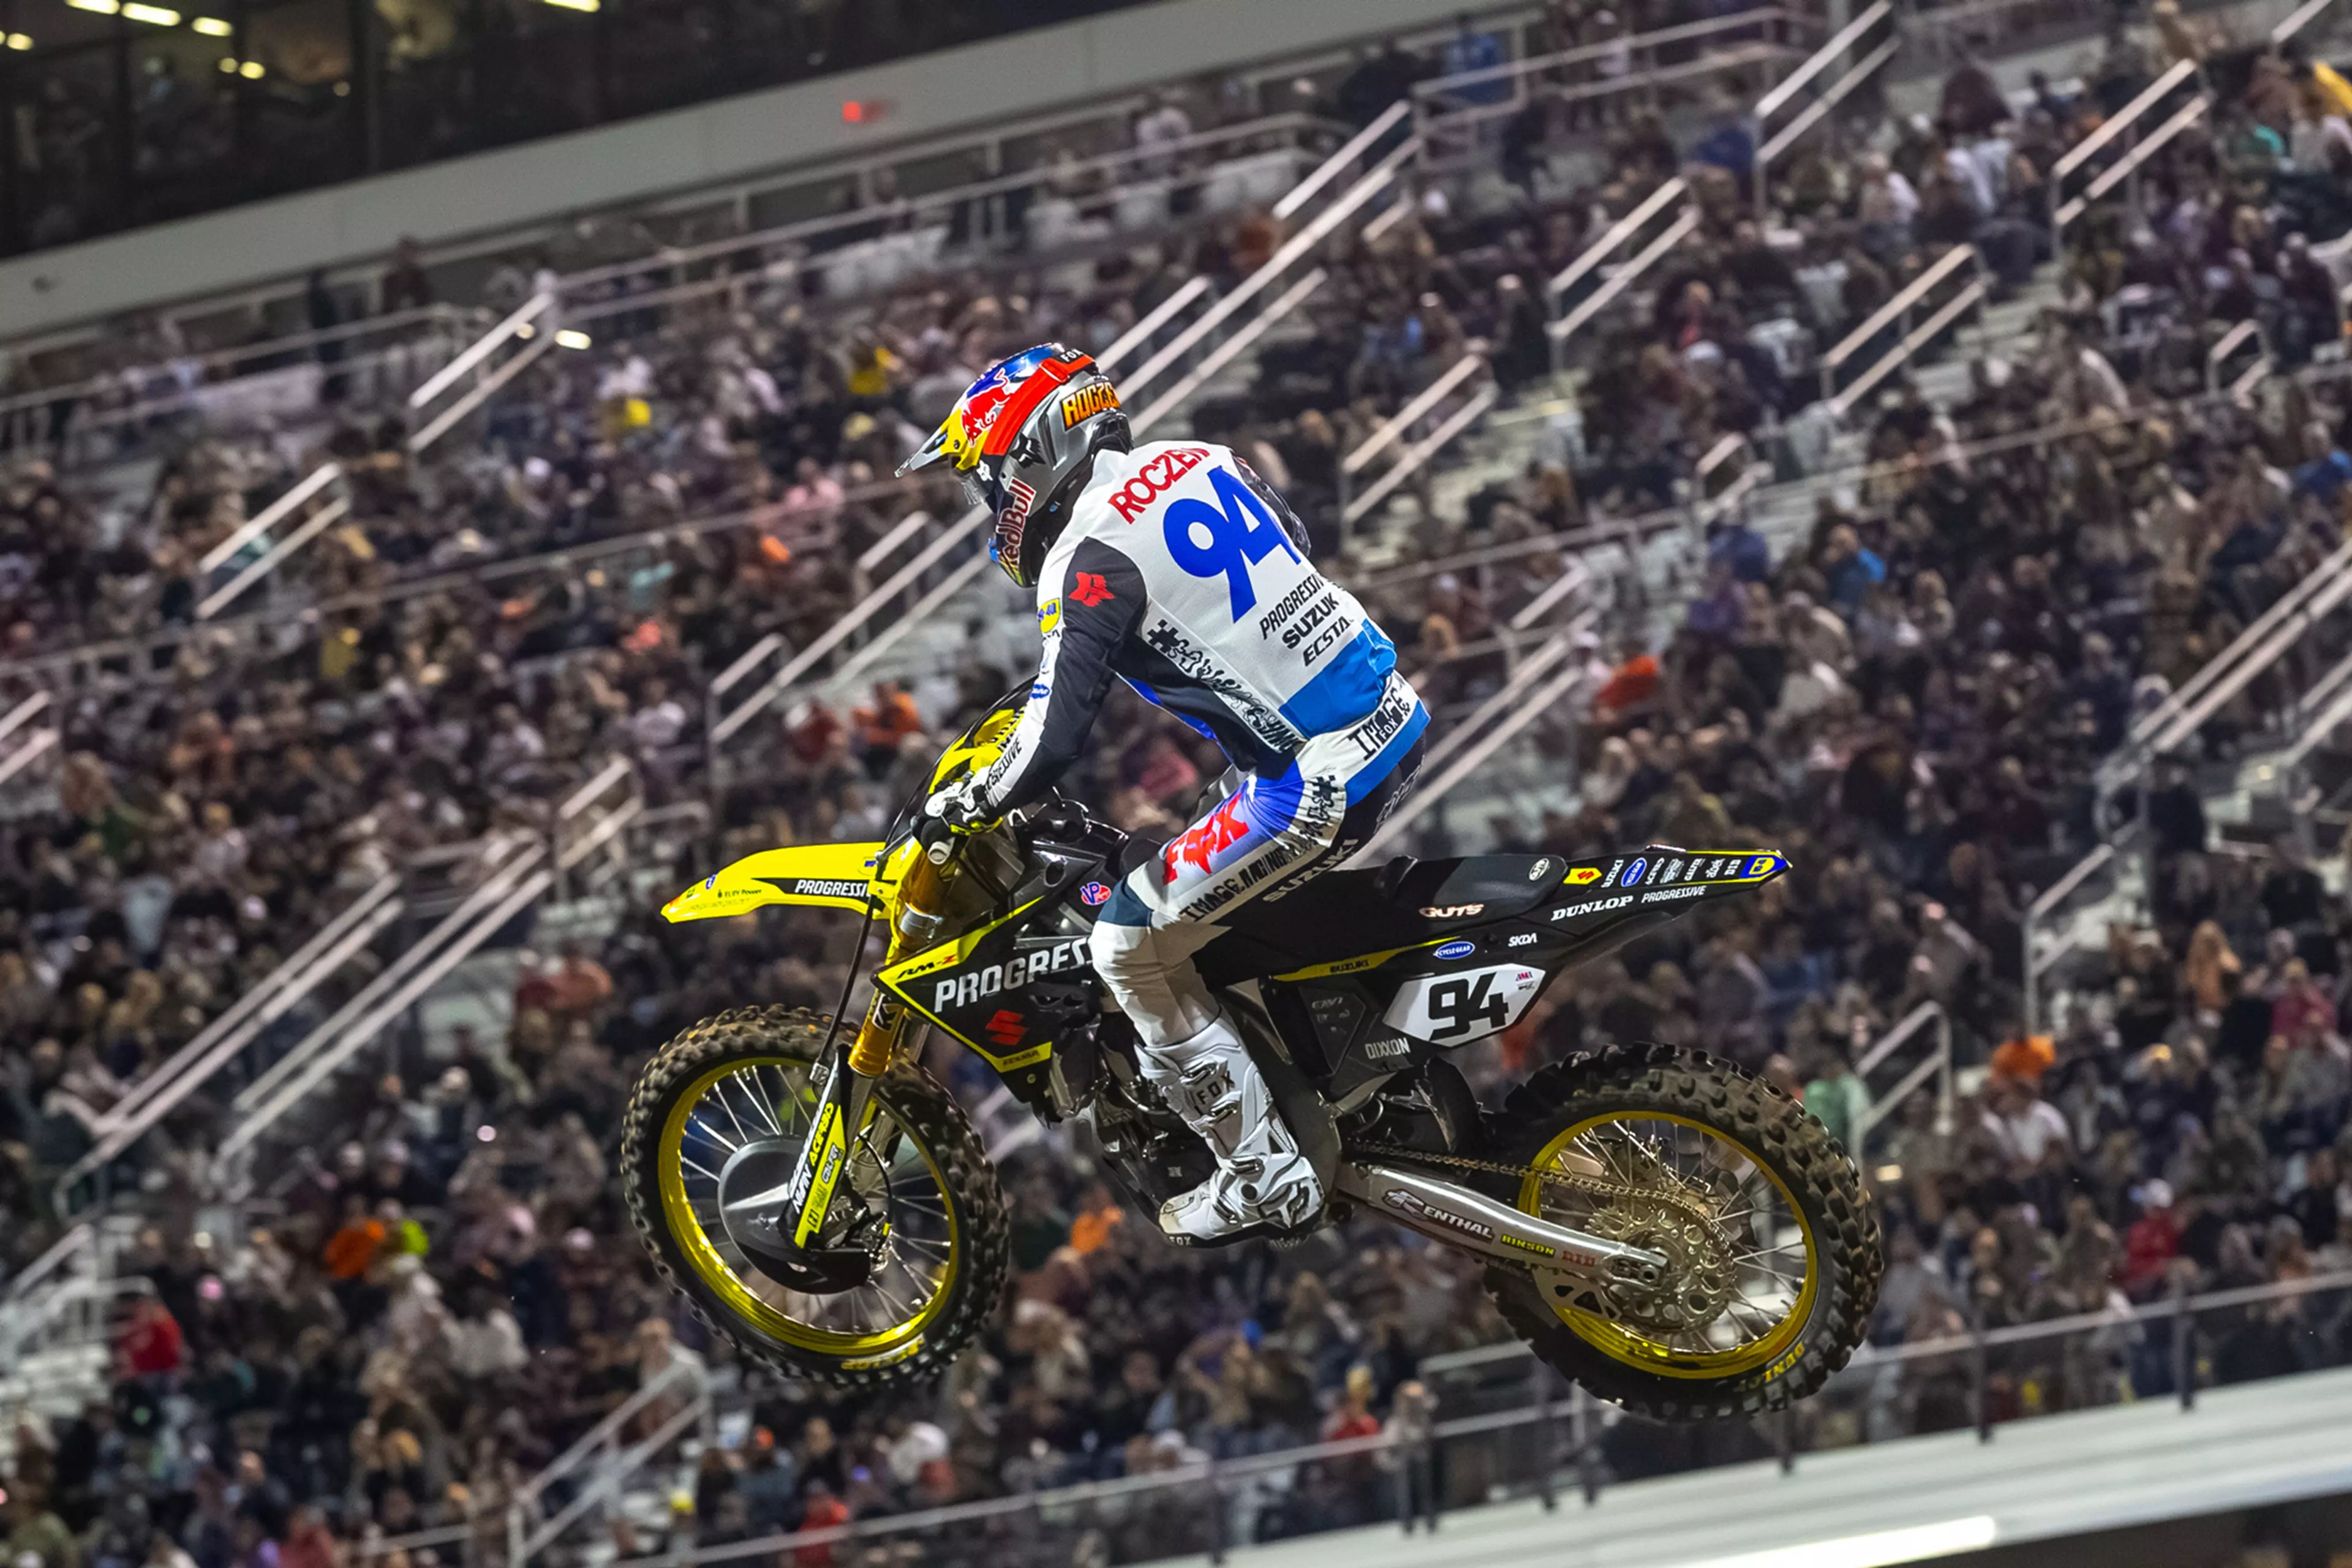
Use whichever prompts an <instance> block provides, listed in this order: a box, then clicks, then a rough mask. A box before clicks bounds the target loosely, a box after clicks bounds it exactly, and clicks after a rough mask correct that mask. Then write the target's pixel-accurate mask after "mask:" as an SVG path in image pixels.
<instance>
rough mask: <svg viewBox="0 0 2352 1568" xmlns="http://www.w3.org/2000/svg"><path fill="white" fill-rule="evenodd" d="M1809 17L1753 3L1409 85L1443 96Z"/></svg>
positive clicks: (1418, 93) (1416, 92) (1415, 91)
mask: <svg viewBox="0 0 2352 1568" xmlns="http://www.w3.org/2000/svg"><path fill="white" fill-rule="evenodd" d="M1812 20H1813V18H1812V17H1811V16H1806V15H1804V14H1803V13H1801V12H1798V11H1793V10H1790V8H1789V7H1787V6H1785V5H1755V6H1750V7H1749V8H1748V9H1747V10H1745V11H1735V12H1732V13H1731V14H1730V15H1728V16H1711V17H1709V18H1707V19H1706V21H1703V22H1678V23H1676V24H1675V25H1674V26H1668V27H1654V28H1652V29H1651V30H1650V31H1648V32H1646V33H1628V34H1626V35H1624V36H1623V37H1617V38H1612V39H1610V40H1609V41H1608V42H1607V43H1602V44H1579V45H1577V46H1576V47H1574V48H1568V49H1556V50H1554V51H1553V52H1552V53H1550V54H1548V55H1529V56H1528V57H1527V58H1524V59H1517V60H1505V61H1503V62H1502V63H1501V64H1500V65H1492V66H1480V67H1479V68H1477V69H1475V70H1466V71H1456V72H1454V74H1453V75H1452V76H1440V77H1432V78H1430V79H1427V80H1425V81H1417V82H1415V83H1413V85H1412V96H1413V97H1415V98H1444V97H1450V96H1452V95H1453V94H1454V93H1456V92H1459V91H1460V90H1461V89H1464V88H1465V87H1478V86H1481V85H1483V84H1485V83H1487V82H1492V81H1507V80H1511V79H1515V78H1518V77H1524V76H1535V75H1538V74H1539V73H1542V72H1545V71H1552V70H1557V69H1559V68H1560V67H1561V66H1572V65H1582V64H1583V63H1584V62H1585V61H1587V60H1598V59H1605V58H1608V57H1610V56H1611V55H1614V54H1617V53H1619V52H1620V51H1622V50H1627V49H1640V48H1645V47H1654V46H1656V45H1659V44H1680V43H1687V42H1689V41H1690V40H1691V39H1693V38H1705V37H1713V36H1714V35H1716V34H1717V33H1727V32H1733V31H1737V30H1744V29H1746V28H1748V27H1753V26H1757V25H1758V24H1759V23H1763V22H1771V21H1788V22H1797V23H1802V24H1810V23H1811V22H1812Z"/></svg>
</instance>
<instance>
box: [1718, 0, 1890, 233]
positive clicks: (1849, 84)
mask: <svg viewBox="0 0 2352 1568" xmlns="http://www.w3.org/2000/svg"><path fill="white" fill-rule="evenodd" d="M1894 14H1895V7H1894V4H1893V0H1876V4H1874V5H1871V6H1870V7H1869V8H1868V9H1867V10H1865V11H1864V12H1863V14H1862V15H1861V16H1856V17H1855V18H1854V19H1853V21H1851V22H1848V23H1847V24H1846V25H1845V26H1843V27H1841V28H1839V29H1838V31H1837V32H1836V34H1835V35H1834V36H1833V37H1831V38H1830V39H1829V41H1828V42H1826V43H1824V44H1823V45H1822V47H1820V48H1818V49H1816V50H1814V51H1813V52H1812V54H1811V56H1810V57H1808V58H1806V59H1805V61H1804V62H1803V63H1802V64H1801V65H1799V66H1798V67H1797V68H1796V69H1795V70H1793V71H1790V73H1789V74H1788V75H1787V76H1786V77H1784V78H1782V79H1781V80H1780V82H1779V83H1778V84H1777V85H1776V86H1774V87H1773V88H1772V89H1770V90H1769V91H1768V92H1767V93H1765V95H1764V96H1763V97H1762V98H1759V99H1758V100H1756V108H1755V110H1754V113H1753V118H1754V121H1755V126H1756V140H1757V142H1758V146H1757V149H1756V159H1755V184H1754V192H1755V196H1756V205H1757V207H1758V208H1759V210H1762V209H1764V208H1766V207H1767V206H1768V205H1769V204H1768V202H1767V200H1766V196H1767V192H1768V191H1769V174H1770V170H1771V166H1772V160H1773V159H1775V158H1777V157H1779V156H1780V154H1781V153H1785V152H1787V151H1788V150H1789V149H1790V147H1793V146H1795V145H1796V143H1797V142H1798V140H1799V139H1800V138H1801V137H1802V136H1804V135H1805V133H1806V132H1810V131H1811V130H1812V128H1813V127H1814V126H1816V125H1818V124H1820V123H1821V122H1822V120H1824V119H1826V118H1827V117H1828V115H1829V113H1830V111H1831V110H1833V109H1835V108H1836V107H1837V106H1838V105H1839V104H1841V103H1843V102H1844V101H1845V99H1846V97H1847V95H1848V94H1850V93H1852V92H1853V90H1854V89H1856V88H1858V87H1860V86H1861V85H1862V84H1863V83H1864V81H1866V80H1868V79H1870V77H1871V76H1872V75H1873V74H1874V73H1875V72H1876V71H1878V69H1879V68H1881V67H1883V66H1885V64H1886V62H1887V61H1889V60H1891V59H1893V58H1895V53H1896V51H1897V49H1898V48H1899V47H1901V46H1900V44H1899V42H1898V41H1896V40H1894V39H1890V40H1888V41H1887V42H1886V43H1885V44H1882V45H1880V46H1879V47H1877V48H1875V49H1874V50H1872V51H1871V52H1870V53H1869V54H1868V55H1866V56H1864V58H1862V59H1861V60H1860V61H1858V62H1856V63H1855V65H1854V66H1853V68H1850V69H1849V70H1847V71H1846V72H1845V74H1844V75H1843V76H1841V77H1839V78H1838V79H1837V80H1836V81H1835V82H1833V83H1832V84H1831V86H1830V87H1829V89H1827V90H1825V91H1824V92H1822V94H1821V95H1820V96H1819V97H1817V98H1815V99H1814V100H1813V101H1812V102H1811V103H1809V104H1807V105H1806V106H1805V107H1804V108H1803V109H1802V110H1800V111H1799V112H1798V113H1797V115H1796V117H1795V118H1794V119H1792V120H1790V121H1789V123H1788V124H1786V125H1784V126H1782V127H1781V128H1780V130H1779V131H1777V132H1772V133H1771V134H1769V135H1767V134H1766V132H1765V126H1766V124H1767V123H1768V122H1769V121H1770V120H1771V118H1772V116H1773V115H1775V114H1777V113H1779V112H1780V110H1781V109H1783V108H1784V107H1786V106H1787V105H1788V104H1789V102H1790V100H1793V99H1794V98H1795V97H1796V95H1797V94H1798V93H1799V92H1800V91H1801V90H1803V89H1804V86H1805V84H1806V83H1807V82H1810V81H1811V80H1812V79H1813V78H1815V77H1817V76H1819V75H1821V73H1822V72H1823V71H1825V70H1827V69H1828V68H1830V67H1831V66H1832V65H1833V64H1835V63H1836V62H1837V61H1839V60H1841V59H1843V58H1845V54H1846V51H1847V50H1849V49H1851V48H1853V47H1854V45H1856V44H1858V43H1860V42H1861V41H1862V39H1863V37H1864V36H1865V35H1867V34H1868V33H1869V32H1870V30H1871V29H1872V28H1873V27H1875V26H1878V25H1879V24H1880V23H1881V22H1884V21H1885V20H1886V19H1887V18H1888V17H1890V16H1893V15H1894Z"/></svg>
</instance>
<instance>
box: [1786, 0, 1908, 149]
mask: <svg viewBox="0 0 2352 1568" xmlns="http://www.w3.org/2000/svg"><path fill="white" fill-rule="evenodd" d="M1894 14H1895V6H1894V5H1893V3H1892V0H1877V3H1876V4H1875V5H1872V6H1871V7H1870V8H1869V9H1868V10H1866V11H1864V13H1863V14H1862V15H1861V16H1856V17H1855V18H1854V19H1853V21H1851V22H1848V23H1847V24H1846V25H1845V26H1843V27H1841V28H1839V29H1838V30H1837V32H1836V33H1835V34H1834V35H1833V36H1832V37H1831V38H1830V40H1829V41H1828V42H1827V43H1825V44H1823V45H1822V47H1820V48H1818V49H1815V50H1814V51H1813V53H1812V55H1811V58H1808V59H1807V60H1806V61H1805V63H1804V64H1802V65H1801V66H1799V67H1798V68H1796V69H1795V70H1793V71H1790V73H1789V74H1788V75H1787V76H1786V77H1784V78H1782V79H1781V80H1780V82H1779V83H1778V84H1777V85H1776V86H1774V87H1773V88H1772V89H1771V90H1770V91H1769V92H1767V93H1766V94H1765V95H1764V96H1763V97H1761V98H1759V99H1758V100H1756V118H1757V119H1758V120H1759V121H1762V120H1763V119H1765V118H1766V117H1767V116H1769V115H1770V114H1772V113H1774V112H1776V111H1777V110H1779V109H1780V106H1781V105H1782V104H1784V103H1786V102H1788V101H1789V100H1790V99H1792V98H1794V97H1796V96H1797V94H1798V93H1799V92H1801V91H1802V90H1803V89H1804V86H1805V84H1806V83H1807V82H1809V81H1811V80H1812V79H1813V78H1815V77H1817V76H1819V75H1821V74H1822V72H1823V71H1825V70H1827V69H1828V68H1830V65H1831V63H1832V61H1834V60H1836V59H1837V58H1838V57H1839V56H1841V55H1843V54H1844V53H1845V52H1846V50H1848V49H1850V48H1852V47H1853V46H1854V44H1855V42H1856V41H1857V40H1858V39H1860V38H1861V37H1862V36H1863V35H1864V33H1867V32H1869V31H1870V29H1871V28H1873V27H1874V26H1878V24H1879V23H1881V22H1883V21H1885V20H1886V18H1887V17H1889V16H1893V15H1894Z"/></svg>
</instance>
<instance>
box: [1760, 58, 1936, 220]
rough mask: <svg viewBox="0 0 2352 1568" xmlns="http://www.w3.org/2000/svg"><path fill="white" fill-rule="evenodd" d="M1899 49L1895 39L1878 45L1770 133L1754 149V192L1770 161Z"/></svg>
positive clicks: (1818, 122) (1799, 139)
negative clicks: (1760, 144) (1778, 128)
mask: <svg viewBox="0 0 2352 1568" xmlns="http://www.w3.org/2000/svg"><path fill="white" fill-rule="evenodd" d="M1902 47H1903V45H1902V42H1901V40H1899V39H1889V40H1888V41H1887V42H1885V43H1884V44H1881V45H1879V46H1878V47H1876V48H1874V49H1873V50H1871V51H1870V53H1868V54H1866V55H1864V56H1863V57H1862V58H1861V59H1860V60H1859V61H1857V62H1856V63H1855V65H1854V66H1853V68H1852V69H1851V70H1848V71H1847V72H1846V73H1845V74H1844V75H1843V76H1842V77H1840V78H1838V79H1837V80H1835V81H1834V82H1832V83H1831V84H1830V85H1829V87H1827V88H1826V89H1823V90H1822V95H1821V97H1819V98H1817V99H1815V100H1813V101H1812V102H1811V103H1809V104H1807V105H1806V106H1805V107H1804V110H1802V111H1801V113H1799V114H1798V116H1797V117H1796V118H1795V119H1794V120H1791V121H1789V123H1788V124H1786V125H1783V126H1782V127H1780V130H1778V131H1776V132H1773V133H1772V134H1771V136H1770V137H1769V139H1768V140H1767V141H1766V142H1764V144H1763V145H1762V146H1760V147H1759V148H1758V149H1757V150H1756V188H1757V190H1758V191H1759V193H1761V192H1762V191H1763V190H1764V188H1765V179H1764V172H1765V170H1767V169H1768V168H1769V167H1770V166H1771V163H1772V161H1773V160H1774V159H1776V158H1778V157H1779V156H1780V154H1781V153H1785V152H1787V151H1788V150H1789V149H1790V148H1791V147H1793V146H1795V145H1796V144H1797V143H1798V142H1799V141H1801V139H1802V138H1803V137H1804V134H1805V132H1808V131H1811V129H1812V128H1813V127H1814V126H1816V125H1819V124H1820V123H1821V122H1822V121H1823V120H1824V119H1826V118H1827V117H1828V115H1829V112H1830V110H1833V109H1835V108H1836V107H1837V106H1838V105H1839V104H1841V103H1843V102H1844V101H1845V100H1846V99H1847V98H1848V97H1849V96H1851V95H1852V94H1853V91H1854V90H1855V89H1857V88H1859V87H1861V86H1862V84H1863V83H1864V82H1865V81H1868V80H1869V79H1870V78H1871V77H1872V75H1873V74H1874V73H1875V72H1876V71H1877V70H1878V69H1879V68H1880V67H1882V66H1884V65H1885V64H1886V62H1887V61H1889V60H1891V59H1893V58H1895V55H1896V54H1897V53H1899V52H1900V51H1901V49H1902ZM1758 205H1762V197H1761V195H1760V194H1759V197H1758Z"/></svg>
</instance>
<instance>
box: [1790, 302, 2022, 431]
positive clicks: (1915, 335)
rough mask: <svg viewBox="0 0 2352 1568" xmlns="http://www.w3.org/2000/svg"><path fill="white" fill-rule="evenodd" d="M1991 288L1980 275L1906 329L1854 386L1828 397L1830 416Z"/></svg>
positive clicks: (1867, 390) (1850, 403) (1840, 414)
mask: <svg viewBox="0 0 2352 1568" xmlns="http://www.w3.org/2000/svg"><path fill="white" fill-rule="evenodd" d="M1991 292H1992V290H1991V289H1990V286H1988V285H1987V284H1986V282H1985V280H1984V279H1981V278H1979V279H1976V280H1975V281H1974V282H1972V283H1970V284H1969V286H1968V287H1967V288H1965V289H1961V290H1960V291H1959V292H1958V294H1955V295H1953V296H1952V297H1951V298H1950V299H1949V300H1945V301H1944V303H1943V304H1942V305H1941V306H1940V307H1938V308H1937V310H1936V313H1935V314H1934V315H1932V316H1929V317H1928V318H1927V320H1926V321H1922V322H1920V323H1919V324H1918V326H1916V327H1915V328H1913V329H1912V330H1911V331H1909V332H1906V333H1905V334H1904V337H1903V341H1902V342H1898V343H1896V344H1895V346H1894V347H1893V348H1891V349H1889V350H1887V351H1886V353H1885V355H1884V356H1883V357H1881V358H1880V359H1879V360H1877V361H1876V362H1875V363H1873V364H1872V365H1871V367H1870V368H1869V369H1868V370H1865V371H1864V372H1863V373H1862V374H1860V375H1859V376H1857V377H1855V378H1854V383H1853V385H1852V386H1849V387H1847V388H1846V389H1845V390H1844V391H1843V392H1841V393H1839V394H1838V395H1836V396H1834V397H1832V398H1831V399H1829V410H1830V414H1831V416H1832V417H1834V418H1839V419H1843V418H1844V417H1845V414H1846V411H1847V410H1848V409H1850V408H1852V407H1853V405H1855V404H1857V403H1859V402H1861V401H1862V400H1863V399H1864V397H1867V396H1868V395H1870V394H1871V392H1872V390H1873V389H1874V388H1875V387H1876V386H1877V385H1878V384H1879V383H1880V382H1882V381H1885V379H1886V378H1887V377H1888V376H1890V375H1892V374H1895V370H1896V369H1897V368H1898V367H1900V366H1901V365H1903V364H1905V363H1908V362H1909V361H1910V359H1911V356H1912V355H1914V354H1916V353H1918V352H1919V351H1920V350H1921V349H1924V348H1926V347H1927V345H1928V344H1929V343H1931V342H1935V341H1936V339H1937V337H1938V336H1939V335H1940V334H1941V333H1942V332H1943V331H1944V329H1945V328H1946V327H1948V326H1950V325H1951V324H1952V323H1953V322H1955V321H1958V320H1959V319H1960V318H1961V317H1962V316H1964V315H1966V314H1968V313H1969V311H1970V310H1974V309H1976V307H1977V306H1978V305H1979V304H1980V303H1982V302H1983V300H1985V298H1986V297H1987V296H1988V295H1990V293H1991Z"/></svg>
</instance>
